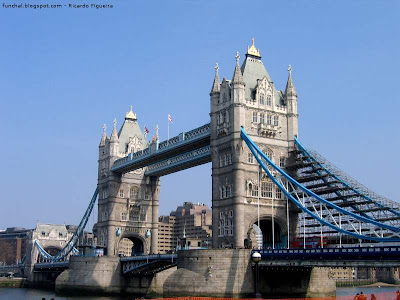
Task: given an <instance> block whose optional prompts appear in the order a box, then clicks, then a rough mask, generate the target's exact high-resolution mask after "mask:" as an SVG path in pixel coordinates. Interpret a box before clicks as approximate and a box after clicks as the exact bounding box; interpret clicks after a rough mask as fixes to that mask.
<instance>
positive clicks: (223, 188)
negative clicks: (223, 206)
mask: <svg viewBox="0 0 400 300" xmlns="http://www.w3.org/2000/svg"><path fill="white" fill-rule="evenodd" d="M222 198H226V188H225V186H223V187H222Z"/></svg>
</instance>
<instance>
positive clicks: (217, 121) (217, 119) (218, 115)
mask: <svg viewBox="0 0 400 300" xmlns="http://www.w3.org/2000/svg"><path fill="white" fill-rule="evenodd" d="M219 123H220V121H219V114H217V124H219Z"/></svg>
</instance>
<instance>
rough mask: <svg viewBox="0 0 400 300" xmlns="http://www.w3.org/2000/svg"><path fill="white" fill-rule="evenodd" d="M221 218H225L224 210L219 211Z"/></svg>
mask: <svg viewBox="0 0 400 300" xmlns="http://www.w3.org/2000/svg"><path fill="white" fill-rule="evenodd" d="M219 218H220V219H223V218H224V212H222V211H220V212H219Z"/></svg>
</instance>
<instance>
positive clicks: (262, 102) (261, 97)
mask: <svg viewBox="0 0 400 300" xmlns="http://www.w3.org/2000/svg"><path fill="white" fill-rule="evenodd" d="M260 104H264V94H262V93H261V94H260Z"/></svg>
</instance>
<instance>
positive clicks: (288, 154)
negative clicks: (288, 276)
mask: <svg viewBox="0 0 400 300" xmlns="http://www.w3.org/2000/svg"><path fill="white" fill-rule="evenodd" d="M235 58H236V63H235V67H234V72H233V76H232V79H231V80H229V79H226V78H223V79H222V81H221V80H220V78H219V67H218V64H217V65H216V67H215V76H214V81H213V84H212V88H211V92H210V123H208V124H205V125H203V126H201V127H198V128H196V129H193V130H190V131H187V132H182V133H180V134H179V135H177V136H175V137H173V138H170V139H168V140H166V141H162V142H160V140H159V136H158V129H156V133H155V135H154V136H153V137H152V139H151V141H150V142H149V141H147V137H146V134H145V133H143V132H142V130H141V129H140V126H139V123H138V119H137V116H136V114H135V113H134V112H133V110H132V107H131V109H130V111H129V112H128V113H127V114H126V116H125V120H124V122H123V124H122V126H121V127H120V129H119V130H118V129H117V125H116V121H114V126H113V129H112V132H111V135H110V136H107V133H106V127H105V126H104V130H103V134H102V137H101V140H100V144H99V160H98V185H97V188H96V191H95V193H94V195H93V198H92V200H91V202H90V205H89V207H88V210H87V211H86V212H85V216H84V218H83V219H82V221H81V224H80V225H79V226H78V228H77V230H76V233H75V239H74V238H71V240H70V242H69V243H68V244H67V246H66V247H65V248H64V249H63V250H62V251H61V252H60V253H61V254H58V255H50V254H49V253H47V252H46V251H44V249H40V251H39V252H40V253H41V254H42V255H43V256H44V257H45V259H46V260H47V261H60V260H63V259H65V258H66V256H67V255H69V254H70V253H71V251H72V249H73V248H74V245H75V243H76V237H78V236H79V235H80V234H81V232H82V230H83V228H84V226H85V225H86V222H87V219H88V217H89V215H90V213H91V211H92V208H93V206H94V204H95V201H96V200H97V196H98V216H97V223H96V224H95V225H94V228H93V231H94V234H95V235H96V237H97V245H98V246H101V247H103V248H104V249H106V255H107V257H108V258H110V262H112V263H111V265H112V268H114V270H115V268H116V266H118V268H121V266H122V269H121V270H125V271H126V272H128V273H130V274H133V273H135V272H136V271H134V270H140V272H142V271H143V270H144V269H143V268H144V267H143V264H142V262H143V261H144V260H143V259H139V258H138V259H133V260H132V259H123V260H121V262H120V261H119V259H118V255H119V254H120V253H121V249H125V250H126V249H128V250H129V253H130V254H131V256H134V255H138V254H141V255H142V254H145V255H148V254H157V253H158V249H157V242H158V207H159V192H160V177H161V176H164V175H167V174H170V173H174V172H178V171H181V170H184V169H187V168H191V167H195V166H197V165H200V164H204V163H208V162H211V163H212V191H211V197H212V239H213V243H212V247H213V249H214V250H207V251H206V250H204V251H205V252H182V253H180V254H179V255H181V256H182V257H179V255H178V258H177V262H176V263H177V266H178V269H177V270H176V272H178V273H176V274H175V273H171V274H170V276H169V277H168V278H169V279H168V280H170V281H171V282H169V284H172V285H173V282H174V281H173V280H175V279H176V280H179V278H186V277H185V276H187V278H197V277H196V276H197V275H196V276H195V275H193V274H192V273H190V274H192V275H191V276H192V277H190V276H189V275H188V274H189V273H185V272H186V271H185V270H183V269H186V270H190V272H192V271H193V272H194V273H196V272H197V273H196V274H200V273H199V272H200V271H199V270H201V272H203V273H201V274H202V275H201V276H205V277H204V278H203V277H201V278H198V280H197V281H196V282H194V283H193V284H195V285H196V284H197V285H198V284H200V283H199V282H202V280H206V281H207V280H208V279H207V278H209V276H212V273H213V272H214V271H213V270H212V266H214V265H213V264H214V259H215V258H216V257H219V258H221V260H224V259H228V258H230V259H231V264H232V263H233V261H235V264H237V266H236V267H237V269H235V270H239V267H238V266H239V265H240V264H241V266H242V268H244V269H245V270H247V271H248V270H249V269H248V268H250V269H251V263H250V262H249V260H250V254H251V253H250V252H249V251H250V250H244V249H245V248H253V249H264V251H265V249H268V248H271V249H272V250H273V251H275V250H274V249H283V248H287V249H289V248H291V246H292V245H293V244H294V242H296V241H297V242H298V240H299V239H301V240H302V247H304V248H305V247H306V239H310V238H315V237H317V238H319V239H320V242H319V243H318V244H319V245H320V246H321V247H324V244H325V243H324V240H325V239H327V238H328V239H329V241H331V242H332V241H334V242H335V243H336V244H337V245H338V246H342V245H343V244H344V243H349V242H350V243H352V244H355V243H361V242H365V241H369V242H371V243H391V244H393V243H398V242H400V227H399V222H400V211H399V205H398V203H396V202H393V201H390V200H388V199H384V198H382V197H380V196H378V195H376V194H374V193H372V192H370V191H369V190H368V189H366V188H365V187H363V186H362V185H361V184H359V183H358V182H356V181H355V180H353V179H351V178H349V177H348V176H347V175H345V174H344V173H343V172H341V171H340V170H338V169H337V168H335V167H333V166H332V165H331V164H330V163H328V162H327V161H326V160H325V159H324V158H323V157H322V156H320V155H319V154H318V153H315V152H312V151H309V150H308V149H307V148H306V147H304V146H303V145H302V144H301V143H300V140H299V138H298V136H299V134H298V117H299V116H298V109H297V108H298V95H297V92H296V90H295V87H294V83H293V79H292V68H291V66H289V68H288V79H287V82H286V87H285V90H284V91H282V90H278V89H277V87H276V86H275V84H274V82H273V81H272V80H271V77H270V76H269V74H268V72H267V70H266V68H265V66H264V64H263V62H262V60H261V54H260V50H259V49H257V48H256V47H255V44H254V39H253V42H252V45H251V46H249V47H248V48H247V52H246V55H245V58H244V61H243V63H242V65H240V56H239V53H236V57H235ZM38 248H40V247H39V246H38ZM226 248H228V249H231V250H229V251H230V252H229V253H230V254H229V255H227V256H226V257H224V256H223V255H222V254H221V253H222V252H218V251H217V250H216V249H221V250H219V251H223V250H222V249H226ZM240 249H242V250H240ZM209 251H217V252H209ZM226 251H228V250H226ZM277 251H278V250H277ZM287 251H289V250H287ZM226 253H228V252H226ZM264 254H265V253H264ZM275 254H278V253H275ZM328 254H329V253H328ZM363 254H364V253H360V255H361V256H362V255H363ZM207 255H209V256H207ZM246 255H247V256H246ZM398 258H399V256H398V254H397V252H396V255H395V259H394V260H392V261H394V265H396V260H397V261H398ZM207 259H208V260H207ZM263 259H264V258H263ZM295 259H298V258H295ZM335 259H337V258H335V257H333V256H332V257H331V261H334V260H335ZM81 260H82V258H80V259H79V260H76V261H75V262H74V263H73V264H72V266H74V267H73V268H72V270H71V265H70V269H69V271H66V272H73V270H74V268H80V267H79V264H78V261H79V262H81ZM166 260H168V259H166ZM166 260H164V261H163V259H161V258H160V259H158V260H157V259H154V257H153V261H152V262H151V263H152V265H153V266H157V268H155V269H158V266H160V268H161V269H163V270H166V269H168V268H169V267H171V266H172V265H175V262H174V263H171V264H165V261H166ZM137 261H141V263H138V262H137ZM196 261H198V262H197V264H196V263H195V262H196ZM96 263H97V261H96V260H94V259H93V260H91V261H90V262H89V265H91V264H96ZM199 264H200V265H199ZM282 264H283V265H285V264H286V263H282ZM167 265H168V268H167V267H165V266H167ZM228 265H229V264H228ZM206 266H208V267H206ZM391 266H392V265H391ZM164 267H165V268H164ZM226 267H227V268H231V269H230V270H231V271H232V270H233V269H232V268H234V267H233V266H232V265H230V266H226ZM93 268H95V267H93ZM110 268H111V267H110ZM161 269H160V270H161ZM93 270H94V269H93ZM93 272H94V273H96V272H95V271H93ZM121 272H124V271H121ZM132 272H133V273H132ZM143 272H144V273H146V271H143ZM149 272H150V273H151V271H149ZM188 272H189V271H188ZM227 272H228V271H227ZM232 272H233V271H232ZM234 272H235V275H231V276H233V277H234V278H235V280H237V281H238V282H236V283H235V284H236V285H235V286H234V287H232V290H231V294H237V295H238V294H245V292H244V290H243V287H242V288H239V285H240V281H241V280H242V283H243V281H246V280H253V278H252V277H251V276H252V275H246V274H247V273H243V274H242V273H241V272H242V271H234ZM243 272H244V271H243ZM150 273H148V274H150ZM228 273H229V272H228ZM69 274H71V273H69ZM74 274H75V273H74ZM76 274H78V273H76ZM135 274H136V273H135ZM146 274H147V273H146ZM179 274H180V275H179ZM204 274H205V275H204ZM249 274H250V273H249ZM321 274H322V273H321ZM324 274H325V273H324ZM326 274H327V273H326ZM326 274H325V275H326ZM309 275H310V274H309ZM325 275H321V276H325ZM77 276H78V275H77ZM174 276H175V277H174ZM180 276H181V277H180ZM182 276H183V277H182ZM193 276H195V277H193ZM224 276H225V275H224ZM227 276H228V275H227ZM241 276H242V277H241ZM246 276H250V277H246ZM307 276H308V275H307ZM310 276H311V275H310ZM61 277H62V276H61ZM173 278H175V279H173ZM224 278H225V277H224ZM227 278H228V277H227ZM249 278H250V279H249ZM63 280H64V284H65V282H68V280H67V279H65V278H64V279H63ZM168 280H166V281H165V282H166V283H165V284H167V283H168ZM188 280H189V279H188ZM217 282H219V281H217ZM226 284H227V283H226V282H225V283H224V284H223V286H226ZM176 286H179V285H176ZM213 288H216V287H214V286H213V285H212V284H211V285H210V287H208V286H207V285H206V284H205V285H204V289H206V290H210V291H212V289H213ZM225 294H226V293H225Z"/></svg>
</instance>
